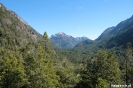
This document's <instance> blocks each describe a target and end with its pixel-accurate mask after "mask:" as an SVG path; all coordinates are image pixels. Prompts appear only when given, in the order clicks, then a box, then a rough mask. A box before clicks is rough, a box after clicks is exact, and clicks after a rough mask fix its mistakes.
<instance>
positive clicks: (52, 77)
mask: <svg viewBox="0 0 133 88" xmlns="http://www.w3.org/2000/svg"><path fill="white" fill-rule="evenodd" d="M132 39H133V16H131V17H130V18H128V19H126V20H124V21H122V22H120V23H118V24H117V25H116V26H113V27H109V28H107V29H106V30H105V31H103V33H102V34H101V35H100V36H99V37H98V38H97V39H95V40H91V39H89V38H87V37H73V36H70V35H67V34H65V33H63V32H59V33H57V34H53V35H51V36H50V37H49V36H48V35H47V32H45V31H44V34H43V35H41V34H39V33H38V32H37V30H35V29H34V28H32V27H31V26H30V25H28V23H27V22H25V21H24V20H23V19H22V18H21V17H20V16H18V15H17V14H16V13H15V12H13V11H11V10H9V9H8V8H6V7H5V6H4V5H3V4H0V88H110V85H130V86H132V87H133V56H132V55H133V52H132V47H133V40H132Z"/></svg>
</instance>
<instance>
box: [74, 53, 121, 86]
mask: <svg viewBox="0 0 133 88" xmlns="http://www.w3.org/2000/svg"><path fill="white" fill-rule="evenodd" d="M120 76H121V75H120V69H119V64H118V62H117V61H116V59H115V58H114V56H113V54H112V53H110V52H109V53H107V52H105V51H99V52H98V53H97V54H96V55H95V56H94V58H93V59H92V60H91V61H90V62H88V65H87V67H86V68H85V69H84V70H83V71H82V73H81V78H82V80H81V81H80V82H79V84H77V87H76V88H78V86H80V88H82V87H84V88H87V87H89V88H95V87H97V88H100V87H101V86H103V88H107V86H106V85H107V84H109V83H110V82H111V83H115V84H118V83H119V82H120Z"/></svg>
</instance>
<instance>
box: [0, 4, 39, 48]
mask: <svg viewBox="0 0 133 88" xmlns="http://www.w3.org/2000/svg"><path fill="white" fill-rule="evenodd" d="M41 39H42V35H40V34H39V33H38V32H37V31H35V30H34V29H33V28H32V27H31V26H30V25H28V24H27V23H26V22H25V21H24V20H23V19H21V17H20V16H18V15H17V14H16V13H15V12H13V11H11V10H9V9H7V8H6V7H5V6H3V4H0V44H1V46H5V47H6V45H8V44H9V43H10V45H12V46H15V45H16V47H18V48H20V47H22V46H25V45H27V44H28V43H31V44H33V43H36V42H38V41H39V40H41Z"/></svg>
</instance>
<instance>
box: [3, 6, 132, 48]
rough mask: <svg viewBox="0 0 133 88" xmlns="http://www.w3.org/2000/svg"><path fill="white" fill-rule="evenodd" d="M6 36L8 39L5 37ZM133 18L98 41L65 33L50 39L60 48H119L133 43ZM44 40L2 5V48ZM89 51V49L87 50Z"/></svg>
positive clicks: (100, 37)
mask: <svg viewBox="0 0 133 88" xmlns="http://www.w3.org/2000/svg"><path fill="white" fill-rule="evenodd" d="M5 36H6V37H5ZM132 39H133V16H131V17H130V18H128V19H126V20H124V21H122V22H120V23H119V24H118V25H117V26H115V27H109V28H107V29H106V30H105V31H104V32H103V33H102V34H101V35H100V36H99V37H98V38H97V39H96V40H94V41H92V40H90V39H89V38H87V37H76V38H75V37H73V36H70V35H67V34H65V33H62V32H60V33H57V34H54V35H52V36H51V37H50V40H51V43H52V44H53V45H54V46H56V47H59V48H74V47H75V48H77V47H92V46H91V45H93V46H94V44H95V45H96V47H103V46H104V47H106V48H112V47H119V46H121V45H125V44H126V43H127V42H131V43H133V40H132ZM40 40H42V35H41V34H39V33H38V32H37V31H36V30H34V29H33V28H32V27H31V26H29V25H28V23H26V22H25V21H24V20H23V19H22V18H21V17H19V16H18V15H17V14H16V13H15V12H13V11H11V10H9V9H7V8H6V7H5V6H3V5H2V4H0V42H1V46H6V44H8V43H11V45H14V44H17V45H18V47H22V46H25V45H27V44H28V43H31V44H33V43H36V42H38V41H40ZM86 49H87V48H86Z"/></svg>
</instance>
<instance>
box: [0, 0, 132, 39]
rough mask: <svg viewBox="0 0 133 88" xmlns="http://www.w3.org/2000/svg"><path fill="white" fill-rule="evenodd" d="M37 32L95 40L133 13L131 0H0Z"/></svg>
mask: <svg viewBox="0 0 133 88" xmlns="http://www.w3.org/2000/svg"><path fill="white" fill-rule="evenodd" d="M0 3H2V4H4V6H6V7H7V8H8V9H10V10H13V11H15V12H16V13H17V14H18V15H19V16H20V17H21V18H23V19H24V20H25V21H26V22H27V23H28V24H29V25H30V26H32V27H33V28H34V29H35V30H36V31H38V32H39V33H40V34H43V33H44V32H45V31H46V32H47V33H48V35H49V36H51V35H52V34H55V33H58V32H64V33H66V34H68V35H72V36H74V37H82V36H86V37H88V38H90V39H93V40H94V39H96V38H97V37H98V36H99V35H100V34H101V33H102V32H103V31H104V30H105V29H106V28H108V27H111V26H116V25H117V24H118V23H119V22H120V21H123V20H126V19H127V18H130V17H131V16H132V15H133V0H0Z"/></svg>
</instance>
